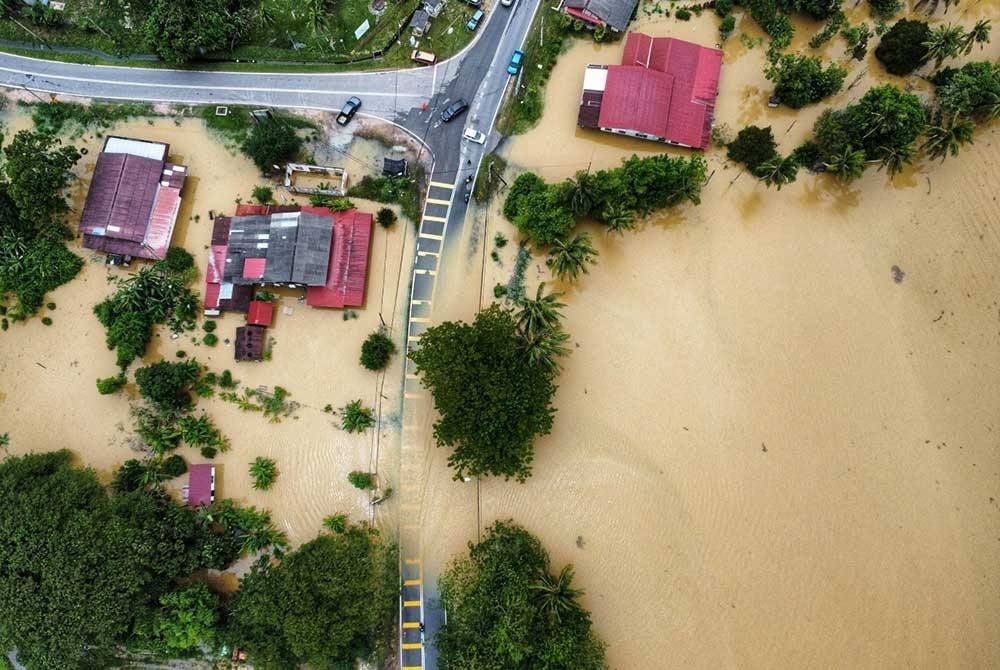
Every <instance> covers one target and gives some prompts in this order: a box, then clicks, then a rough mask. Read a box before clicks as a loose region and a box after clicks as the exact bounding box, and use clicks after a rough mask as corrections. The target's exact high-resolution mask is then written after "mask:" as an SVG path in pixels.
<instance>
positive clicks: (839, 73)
mask: <svg viewBox="0 0 1000 670" xmlns="http://www.w3.org/2000/svg"><path fill="white" fill-rule="evenodd" d="M765 74H766V75H767V78H768V79H769V80H770V81H773V82H774V94H775V95H776V96H778V98H779V99H780V100H781V102H782V104H785V105H788V106H789V107H791V108H792V109H799V108H800V107H805V106H806V105H808V104H811V103H814V102H819V101H820V100H822V99H823V98H826V97H828V96H831V95H833V94H834V93H836V92H837V91H839V90H840V87H841V86H843V84H844V77H846V76H847V70H845V69H844V68H843V67H841V66H840V65H837V64H836V63H830V64H829V65H827V67H826V68H825V69H824V68H823V64H822V62H821V61H820V60H819V59H818V58H816V57H814V56H801V55H796V54H785V55H783V56H779V57H777V58H775V59H774V60H773V61H772V62H771V63H770V65H769V66H768V68H767V71H766V73H765Z"/></svg>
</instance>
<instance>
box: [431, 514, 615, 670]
mask: <svg viewBox="0 0 1000 670" xmlns="http://www.w3.org/2000/svg"><path fill="white" fill-rule="evenodd" d="M573 576H574V575H573V566H571V565H566V566H564V567H563V568H562V569H561V570H560V571H559V572H558V573H554V572H553V566H552V565H551V563H550V561H549V556H548V553H547V552H546V551H545V548H544V547H543V546H542V544H541V542H539V540H538V539H537V538H535V537H534V536H533V535H531V533H529V532H528V531H526V530H524V529H523V528H521V527H520V526H517V525H516V524H514V523H513V522H511V521H498V522H496V523H495V524H493V525H492V526H491V527H490V528H488V529H487V531H486V533H485V535H484V537H483V539H482V540H481V541H480V542H478V543H476V544H472V543H470V544H469V553H468V556H460V557H457V558H455V559H454V561H453V562H452V563H451V564H450V565H449V566H448V569H447V570H446V571H445V572H444V574H443V575H442V576H441V578H440V580H439V582H438V585H439V587H440V591H441V606H442V608H443V609H444V610H445V611H447V612H448V618H447V621H446V623H445V625H444V626H443V627H442V628H441V630H440V631H439V632H438V634H437V636H436V638H435V644H436V646H437V651H438V663H439V665H440V667H441V668H443V669H446V670H450V669H453V668H454V669H456V670H457V669H458V668H524V669H525V670H527V669H528V668H581V669H586V670H603V669H604V668H606V667H607V664H606V661H605V658H604V647H605V645H604V643H603V642H602V641H601V640H600V639H599V638H598V637H597V635H596V634H595V633H594V631H593V626H592V623H591V620H590V613H589V612H588V611H587V610H586V609H584V607H583V605H582V604H581V603H580V597H581V596H583V595H584V591H583V590H582V589H580V588H579V587H578V586H577V585H576V584H575V583H574V581H573ZM497 612H502V613H503V615H502V616H497Z"/></svg>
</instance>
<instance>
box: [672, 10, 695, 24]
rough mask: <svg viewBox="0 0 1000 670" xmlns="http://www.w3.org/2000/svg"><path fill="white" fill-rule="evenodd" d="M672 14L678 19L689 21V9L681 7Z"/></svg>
mask: <svg viewBox="0 0 1000 670" xmlns="http://www.w3.org/2000/svg"><path fill="white" fill-rule="evenodd" d="M674 16H676V17H677V19H678V20H679V21H690V20H691V11H690V10H688V9H684V8H683V7H681V8H680V9H678V10H677V11H676V12H674Z"/></svg>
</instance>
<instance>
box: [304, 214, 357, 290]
mask: <svg viewBox="0 0 1000 670" xmlns="http://www.w3.org/2000/svg"><path fill="white" fill-rule="evenodd" d="M334 216H335V217H336V218H335V222H334V229H333V245H332V246H331V248H330V272H329V276H328V277H327V280H326V285H325V286H317V287H310V288H308V289H307V290H306V304H307V305H309V306H311V307H361V306H362V305H364V303H365V288H366V284H367V279H368V254H369V250H370V247H371V235H372V215H371V214H367V213H365V212H359V211H357V210H354V209H352V210H348V211H346V212H338V213H336V214H335V215H334Z"/></svg>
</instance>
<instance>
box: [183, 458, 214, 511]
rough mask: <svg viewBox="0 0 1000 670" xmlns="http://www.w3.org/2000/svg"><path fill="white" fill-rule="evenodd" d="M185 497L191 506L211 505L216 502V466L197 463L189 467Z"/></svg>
mask: <svg viewBox="0 0 1000 670" xmlns="http://www.w3.org/2000/svg"><path fill="white" fill-rule="evenodd" d="M184 497H185V500H186V502H187V504H188V505H190V506H191V507H201V506H203V505H211V504H212V503H213V502H215V466H214V465H212V464H210V463H197V464H193V465H191V466H190V467H188V484H187V486H186V487H184Z"/></svg>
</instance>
